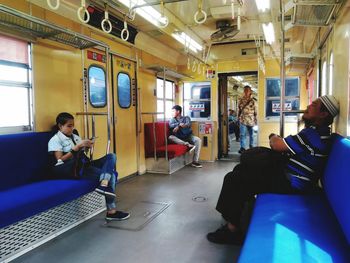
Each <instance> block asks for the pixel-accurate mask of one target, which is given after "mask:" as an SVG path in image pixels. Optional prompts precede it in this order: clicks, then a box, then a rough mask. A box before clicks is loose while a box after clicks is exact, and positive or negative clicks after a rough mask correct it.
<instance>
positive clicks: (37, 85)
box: [0, 0, 176, 178]
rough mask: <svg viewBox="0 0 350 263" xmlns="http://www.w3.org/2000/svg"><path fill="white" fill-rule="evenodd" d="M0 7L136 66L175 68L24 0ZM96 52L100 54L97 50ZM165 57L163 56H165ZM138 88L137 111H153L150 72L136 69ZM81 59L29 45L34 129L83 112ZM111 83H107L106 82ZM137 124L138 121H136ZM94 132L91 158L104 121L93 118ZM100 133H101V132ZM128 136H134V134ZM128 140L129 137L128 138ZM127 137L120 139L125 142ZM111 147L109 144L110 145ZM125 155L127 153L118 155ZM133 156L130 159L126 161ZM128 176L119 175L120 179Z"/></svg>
mask: <svg viewBox="0 0 350 263" xmlns="http://www.w3.org/2000/svg"><path fill="white" fill-rule="evenodd" d="M0 3H1V4H4V5H7V6H9V7H12V8H15V9H17V10H20V11H22V12H25V13H30V10H31V12H32V14H33V15H34V16H37V17H39V18H41V19H45V20H47V21H50V22H51V23H54V24H56V25H58V26H62V27H65V28H68V29H70V30H73V31H77V32H79V33H84V34H86V35H88V36H90V37H92V38H94V39H97V40H100V41H102V42H104V43H107V44H108V45H109V46H110V49H111V51H114V52H117V53H119V54H122V55H124V56H127V57H131V58H136V53H137V57H138V61H139V64H140V65H142V66H144V65H154V64H159V65H162V66H166V67H169V68H176V65H175V64H174V63H173V61H164V60H163V59H160V58H157V57H155V56H153V55H151V54H148V53H147V52H144V51H141V50H137V49H136V48H135V47H134V46H133V45H130V44H128V43H125V44H124V43H122V41H121V40H120V39H118V38H116V37H114V36H111V35H108V34H105V33H103V32H101V31H99V30H97V29H93V28H91V27H88V26H85V25H80V24H77V23H75V22H73V21H71V20H69V19H66V18H63V17H61V16H59V15H57V14H54V13H52V12H50V11H48V10H44V9H42V8H40V7H37V6H35V5H30V4H29V3H28V2H27V1H25V0H22V1H10V0H1V1H0ZM98 52H99V53H103V52H101V51H98ZM165 57H166V56H165ZM84 60H85V63H84V67H86V68H87V67H88V66H89V65H90V64H91V63H92V64H100V65H102V66H103V67H104V68H105V64H104V63H99V62H96V61H91V60H88V59H87V57H86V55H85V57H84ZM137 77H138V81H137V82H138V89H139V91H140V98H141V100H140V105H141V106H140V111H141V112H146V111H147V112H154V111H156V97H155V96H154V93H153V90H154V89H155V88H156V76H155V73H154V72H150V71H147V70H143V69H138V72H137ZM81 78H82V59H81V51H80V50H77V49H74V48H70V47H67V46H65V45H60V44H57V43H55V42H53V41H48V40H38V41H37V42H35V43H34V44H33V81H34V85H33V86H34V102H35V104H34V111H35V130H37V131H47V130H49V129H50V128H51V127H52V125H53V124H54V122H55V117H56V115H57V113H59V112H61V111H67V112H71V113H73V114H75V113H76V112H81V111H83V96H82V82H81ZM110 84H111V83H110ZM89 110H94V111H106V110H107V108H106V107H105V108H101V109H93V108H92V107H91V105H89ZM82 119H83V118H82V117H76V128H77V129H78V130H79V131H80V134H81V135H82V136H84V134H83V130H84V128H83V121H82ZM149 120H150V119H147V117H146V116H145V117H144V118H143V120H142V121H143V122H142V123H139V124H140V126H141V133H140V134H139V142H140V145H139V148H140V156H139V164H140V166H139V171H140V172H141V173H142V172H144V171H145V158H144V134H143V123H144V122H146V121H149ZM139 121H141V120H139ZM97 126H98V127H97V132H98V133H99V134H98V136H99V138H98V140H97V141H96V149H95V157H96V158H97V157H99V156H100V155H102V154H103V153H104V152H105V142H106V135H105V130H106V128H105V122H104V121H103V120H102V121H101V120H100V119H99V118H97ZM101 131H102V132H101ZM112 132H113V130H112ZM129 136H133V137H135V134H130V135H129ZM130 138H131V137H130ZM130 138H123V139H124V140H129V139H130ZM112 145H113V144H112ZM112 151H113V149H112ZM122 154H124V155H127V154H128V153H127V152H125V153H122ZM131 159H132V160H134V157H130V160H131ZM127 175H128V174H120V178H122V177H125V176H127Z"/></svg>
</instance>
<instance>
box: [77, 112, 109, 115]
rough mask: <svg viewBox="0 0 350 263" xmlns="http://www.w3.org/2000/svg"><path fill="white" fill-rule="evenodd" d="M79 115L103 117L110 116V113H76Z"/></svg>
mask: <svg viewBox="0 0 350 263" xmlns="http://www.w3.org/2000/svg"><path fill="white" fill-rule="evenodd" d="M76 114H77V115H90V116H91V115H95V116H97V115H103V116H106V115H108V112H77V113H76Z"/></svg>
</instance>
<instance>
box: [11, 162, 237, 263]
mask: <svg viewBox="0 0 350 263" xmlns="http://www.w3.org/2000/svg"><path fill="white" fill-rule="evenodd" d="M234 165H235V163H234V162H215V163H203V168H202V169H198V168H193V167H185V168H183V169H181V170H180V171H178V172H176V173H174V174H172V175H157V174H145V175H142V176H137V177H135V178H133V179H131V180H129V181H126V182H123V183H121V184H119V185H118V188H117V196H118V199H119V200H125V199H127V200H133V201H142V200H152V201H157V202H170V203H171V205H170V206H169V207H168V208H167V209H166V210H164V211H163V212H162V213H161V214H160V215H158V216H157V217H156V218H155V219H154V220H153V221H151V222H150V223H149V224H148V225H146V226H145V227H144V228H143V229H142V230H140V231H128V230H120V229H114V228H107V227H104V226H103V224H104V220H103V217H104V213H103V214H100V215H97V216H95V217H94V218H92V219H90V220H88V221H87V222H85V223H83V224H81V225H80V226H78V227H76V228H74V229H72V230H70V231H68V232H66V233H64V234H63V235H61V236H59V237H58V238H56V239H54V240H52V241H50V242H48V243H46V244H44V245H43V246H40V247H39V248H37V249H35V250H33V251H31V252H29V253H27V254H25V255H23V256H22V257H20V258H18V259H17V260H15V262H26V263H28V262H35V263H40V262H45V263H46V262H48V261H50V262H51V263H54V262H60V263H62V262H85V263H89V262H109V261H110V262H127V263H129V262H147V263H148V262H150V263H158V262H159V263H160V262H162V263H163V262H167V263H171V262H176V263H185V262H188V263H196V262H198V263H199V262H201V263H202V262H210V263H215V262H236V261H237V258H238V255H239V251H240V247H236V246H229V245H216V244H212V243H209V242H208V241H207V239H206V234H207V232H210V231H213V230H215V229H216V228H217V227H218V226H220V224H221V223H222V222H223V221H222V219H221V217H220V215H219V213H218V212H217V211H216V210H215V205H216V201H217V198H218V194H219V192H220V189H221V185H222V180H223V177H224V175H225V174H226V173H227V172H229V171H230V170H232V168H233V166H234ZM194 196H204V197H207V198H208V199H207V201H206V202H194V201H193V200H192V198H193V197H194Z"/></svg>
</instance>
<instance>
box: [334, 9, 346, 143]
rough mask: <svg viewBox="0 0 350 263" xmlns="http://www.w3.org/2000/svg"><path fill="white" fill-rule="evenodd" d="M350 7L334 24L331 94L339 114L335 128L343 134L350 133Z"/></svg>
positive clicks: (344, 10) (343, 11)
mask: <svg viewBox="0 0 350 263" xmlns="http://www.w3.org/2000/svg"><path fill="white" fill-rule="evenodd" d="M349 37H350V7H349V4H348V6H347V7H344V9H343V10H342V15H341V17H339V18H338V20H337V21H336V24H335V26H334V34H333V41H332V42H333V47H332V49H333V52H334V73H333V74H334V82H333V83H334V84H333V95H334V96H335V97H336V98H337V99H338V100H339V103H340V114H339V117H338V118H337V119H336V120H335V129H336V131H337V132H338V133H340V134H342V135H343V136H346V135H350V129H349V123H350V120H349V100H350V94H349V83H350V81H349V80H350V77H349V72H350V68H349V61H350V53H349V48H350V41H349Z"/></svg>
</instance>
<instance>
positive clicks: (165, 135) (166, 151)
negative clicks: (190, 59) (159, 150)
mask: <svg viewBox="0 0 350 263" xmlns="http://www.w3.org/2000/svg"><path fill="white" fill-rule="evenodd" d="M165 104H166V99H165V67H163V107H164V108H163V109H164V114H163V121H164V139H165V160H168V140H167V139H168V138H167V130H166V122H165V121H166V119H165V106H166V105H165Z"/></svg>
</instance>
